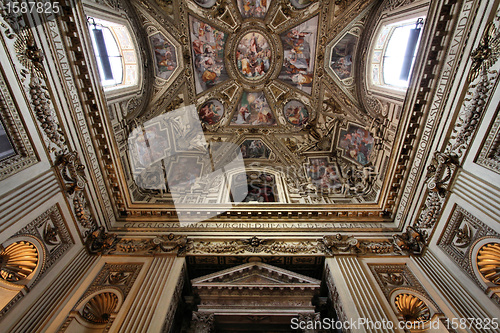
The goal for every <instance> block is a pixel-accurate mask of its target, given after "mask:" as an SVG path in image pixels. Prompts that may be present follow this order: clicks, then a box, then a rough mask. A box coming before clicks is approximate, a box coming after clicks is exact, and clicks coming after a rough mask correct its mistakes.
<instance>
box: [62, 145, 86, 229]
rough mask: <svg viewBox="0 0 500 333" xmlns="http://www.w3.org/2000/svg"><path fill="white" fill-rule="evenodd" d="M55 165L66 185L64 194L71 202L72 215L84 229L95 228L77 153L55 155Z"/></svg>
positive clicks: (65, 152)
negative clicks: (65, 193)
mask: <svg viewBox="0 0 500 333" xmlns="http://www.w3.org/2000/svg"><path fill="white" fill-rule="evenodd" d="M55 165H56V167H57V168H58V170H59V172H60V175H61V177H62V179H63V181H64V183H65V185H66V192H67V194H68V196H69V197H70V198H71V199H72V200H73V207H74V213H75V215H76V218H77V219H78V222H79V223H80V225H81V226H82V227H83V228H85V229H92V228H94V227H95V221H94V219H93V218H92V216H91V214H90V212H89V210H88V207H87V201H86V198H85V195H84V192H83V191H84V189H85V186H86V183H87V179H86V178H85V175H84V172H83V170H84V169H85V166H84V165H83V164H82V163H81V162H80V159H79V158H78V153H76V152H67V151H61V152H59V153H58V154H57V155H56V161H55Z"/></svg>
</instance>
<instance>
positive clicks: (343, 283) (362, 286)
mask: <svg viewBox="0 0 500 333" xmlns="http://www.w3.org/2000/svg"><path fill="white" fill-rule="evenodd" d="M326 265H327V268H328V269H327V271H328V272H329V274H330V275H331V276H330V279H331V280H332V281H333V284H334V285H335V288H336V293H337V294H338V297H337V301H338V302H340V303H341V305H340V306H335V305H334V306H335V308H336V311H337V312H339V308H341V311H342V313H337V316H338V317H339V320H341V321H349V322H350V321H353V322H357V323H359V320H360V319H362V320H366V321H370V322H388V321H391V318H390V316H389V315H388V314H387V313H386V312H384V306H383V305H382V303H381V301H380V298H379V295H377V294H376V292H375V290H374V289H373V287H372V285H371V284H370V282H369V281H370V279H371V276H369V275H367V274H366V273H365V271H364V270H363V268H362V267H361V264H360V263H359V260H358V258H357V257H354V256H339V257H335V258H327V259H326ZM328 278H329V277H327V279H328ZM330 292H332V291H330ZM394 326H395V327H397V323H396V322H394ZM343 331H349V332H370V333H371V332H373V333H377V332H380V330H377V329H376V328H374V327H370V326H369V325H358V326H356V327H351V329H350V330H343ZM384 332H386V333H391V332H396V331H395V330H394V329H391V328H389V327H387V328H385V329H384Z"/></svg>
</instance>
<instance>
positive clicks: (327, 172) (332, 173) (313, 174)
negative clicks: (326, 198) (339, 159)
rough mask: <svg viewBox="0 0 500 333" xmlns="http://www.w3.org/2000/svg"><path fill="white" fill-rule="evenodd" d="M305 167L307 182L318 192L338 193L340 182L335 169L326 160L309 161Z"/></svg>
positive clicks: (315, 159) (340, 186)
mask: <svg viewBox="0 0 500 333" xmlns="http://www.w3.org/2000/svg"><path fill="white" fill-rule="evenodd" d="M309 162H310V164H309V165H308V166H307V168H306V171H307V176H308V177H309V181H310V182H311V183H312V185H313V186H314V187H316V189H318V190H322V191H328V192H334V193H340V192H341V190H342V181H341V179H340V177H339V176H338V174H337V169H336V167H335V166H334V165H333V164H332V163H328V160H327V159H326V158H314V159H311V160H310V161H309Z"/></svg>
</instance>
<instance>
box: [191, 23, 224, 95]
mask: <svg viewBox="0 0 500 333" xmlns="http://www.w3.org/2000/svg"><path fill="white" fill-rule="evenodd" d="M225 38H226V36H225V34H224V33H223V32H221V31H218V30H217V29H215V28H212V27H211V26H210V25H208V24H207V23H205V22H202V21H199V20H197V19H195V18H191V39H192V50H193V64H194V68H195V72H196V75H195V81H196V92H197V93H200V92H202V91H204V90H206V89H210V88H211V87H213V86H215V85H216V84H218V83H219V82H221V81H222V80H223V79H225V78H226V73H225V68H224V44H225Z"/></svg>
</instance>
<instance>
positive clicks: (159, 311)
mask: <svg viewBox="0 0 500 333" xmlns="http://www.w3.org/2000/svg"><path fill="white" fill-rule="evenodd" d="M184 261H185V259H184V258H180V257H175V256H162V257H156V258H154V259H153V261H152V262H151V265H150V266H149V269H148V271H147V273H146V277H145V278H144V280H143V281H141V286H140V289H139V292H138V293H137V294H136V295H135V298H134V300H133V302H132V306H131V307H130V309H129V310H128V312H127V314H126V315H125V318H124V319H123V320H121V321H120V323H118V322H117V323H116V325H117V326H118V325H120V327H119V329H118V327H116V326H115V325H113V327H112V330H117V331H118V332H123V333H125V332H160V331H161V330H162V326H163V323H164V320H165V317H166V316H167V312H168V311H169V309H171V306H170V305H171V304H170V303H171V302H172V301H173V299H174V292H175V286H176V285H177V282H178V280H179V278H182V277H181V272H182V268H183V266H184ZM173 308H175V307H173ZM117 320H118V319H117Z"/></svg>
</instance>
